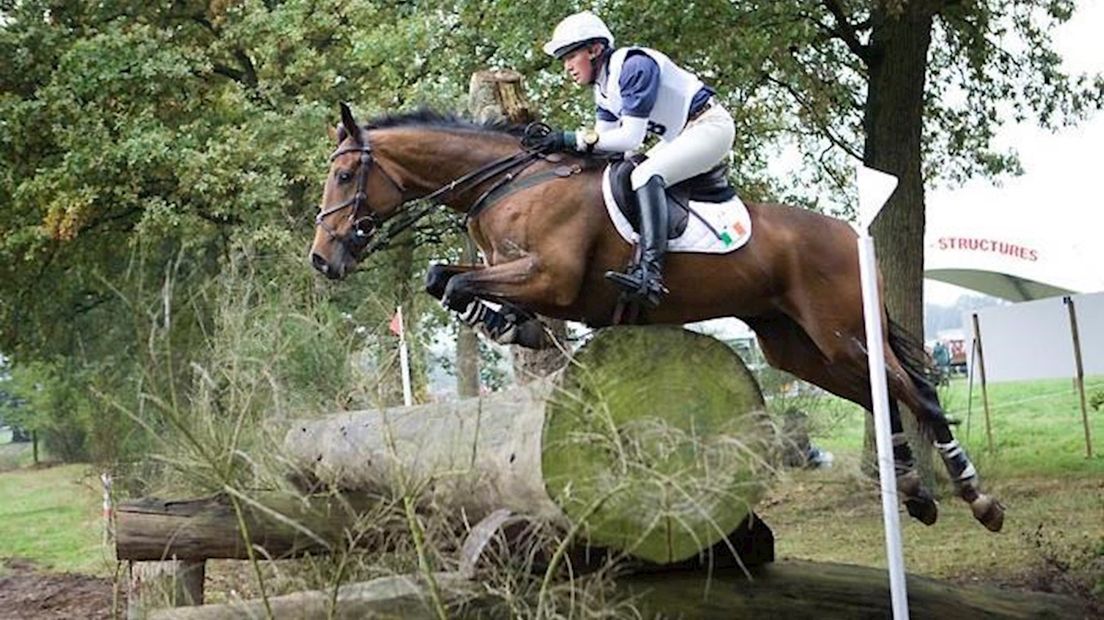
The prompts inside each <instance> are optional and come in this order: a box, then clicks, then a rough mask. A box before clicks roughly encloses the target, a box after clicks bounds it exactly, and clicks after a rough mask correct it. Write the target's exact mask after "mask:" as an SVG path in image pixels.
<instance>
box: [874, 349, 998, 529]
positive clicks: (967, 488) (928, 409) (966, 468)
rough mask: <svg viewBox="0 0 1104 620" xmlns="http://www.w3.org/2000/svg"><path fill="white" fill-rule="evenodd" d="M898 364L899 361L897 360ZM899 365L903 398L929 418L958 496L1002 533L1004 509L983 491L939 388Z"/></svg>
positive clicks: (987, 523) (990, 526) (982, 521)
mask: <svg viewBox="0 0 1104 620" xmlns="http://www.w3.org/2000/svg"><path fill="white" fill-rule="evenodd" d="M887 351H889V352H888V353H887V354H886V357H887V358H889V357H890V356H893V357H894V358H896V356H895V354H893V353H892V351H890V350H889V348H888V347H887ZM894 361H897V360H896V359H894ZM887 363H888V359H887ZM897 366H898V367H899V372H898V373H897V379H898V381H899V382H900V383H902V384H904V385H903V389H901V391H900V392H899V393H900V394H901V396H900V397H901V398H902V399H903V400H904V401H905V404H906V405H907V406H908V407H909V409H910V410H912V411H914V412H916V415H917V416H921V415H924V416H927V427H928V428H929V429H931V432H932V435H933V437H932V441H933V444H934V445H935V448H936V450H938V451H939V455H940V457H942V459H943V464H944V465H945V466H946V468H947V474H948V475H949V476H950V478H951V482H952V483H953V484H954V487H955V493H956V494H957V495H958V496H959V497H961V498H962V499H963V501H965V502H966V503H968V504H970V510H971V511H972V512H973V513H974V518H976V519H977V520H978V521H980V522H981V523H982V524H983V525H984V526H985V527H986V528H988V529H989V530H990V531H993V532H999V531H1000V530H1001V528H1002V527H1003V525H1004V506H1003V505H1002V504H1001V503H1000V502H999V501H998V500H997V499H996V498H994V497H993V496H991V495H988V494H986V493H983V492H982V490H981V481H980V479H979V477H978V473H977V469H976V468H975V467H974V464H973V463H972V462H970V457H969V456H967V454H966V451H965V450H964V449H963V448H962V446H960V445H959V444H958V440H956V439H955V438H954V434H953V433H952V432H951V428H950V425H949V424H948V423H947V418H946V416H945V415H944V414H943V408H942V407H941V406H940V405H939V396H938V394H936V392H935V386H933V385H932V383H931V381H929V380H928V378H927V377H925V376H923V375H921V374H920V373H918V372H917V371H916V370H915V369H913V368H910V367H909V365H907V364H902V363H900V362H899V361H897ZM910 398H911V400H909V399H910Z"/></svg>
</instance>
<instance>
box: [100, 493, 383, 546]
mask: <svg viewBox="0 0 1104 620" xmlns="http://www.w3.org/2000/svg"><path fill="white" fill-rule="evenodd" d="M375 505H376V504H375V500H373V499H372V498H368V497H363V496H341V495H324V496H313V497H310V498H296V497H292V496H289V495H278V494H275V493H264V494H258V495H256V496H255V497H251V498H248V500H239V502H238V506H239V508H240V510H241V512H242V514H241V521H239V518H238V514H237V513H236V511H235V509H234V507H233V505H232V504H231V502H230V500H229V498H228V497H226V496H215V497H207V498H201V499H191V500H183V501H166V500H160V499H156V498H149V499H141V500H135V501H130V502H124V503H122V504H120V505H119V506H118V507H117V508H116V511H115V532H116V534H115V555H116V557H117V558H118V559H120V560H139V561H141V560H154V561H156V560H166V559H176V560H207V559H238V560H244V559H248V558H249V557H250V556H249V551H250V545H252V548H253V550H254V551H255V552H256V554H257V556H258V557H260V558H262V559H269V558H272V559H277V558H288V557H299V556H303V555H306V554H308V553H312V554H318V553H330V552H332V551H333V550H334V548H335V547H336V546H338V545H342V544H344V543H345V542H346V541H347V539H348V532H349V531H350V530H351V529H353V527H354V525H355V524H356V523H357V521H358V520H359V519H361V518H363V516H364V515H365V514H367V513H369V512H370V511H371V510H372V507H374V506H375ZM242 523H244V524H245V530H246V533H247V535H248V539H247V538H246V536H244V535H243V534H242V529H241V527H240V526H241V524H242Z"/></svg>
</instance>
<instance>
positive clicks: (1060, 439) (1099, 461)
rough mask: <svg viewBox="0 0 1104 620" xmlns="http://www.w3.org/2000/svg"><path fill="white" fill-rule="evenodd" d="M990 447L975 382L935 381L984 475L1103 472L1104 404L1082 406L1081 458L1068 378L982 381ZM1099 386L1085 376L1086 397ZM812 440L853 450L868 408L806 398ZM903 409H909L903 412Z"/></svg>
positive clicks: (1102, 383)
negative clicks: (1085, 418) (1088, 449)
mask: <svg viewBox="0 0 1104 620" xmlns="http://www.w3.org/2000/svg"><path fill="white" fill-rule="evenodd" d="M987 389H988V394H989V421H990V425H991V431H992V436H993V450H992V451H990V450H989V446H988V439H987V435H986V427H985V408H984V404H983V401H982V395H981V388H980V386H979V385H977V384H976V383H975V384H974V386H973V394H972V398H970V397H969V395H970V389H969V384H968V382H967V380H966V379H965V378H958V379H955V380H954V381H953V382H952V383H951V385H950V386H947V387H943V388H940V399H941V400H942V401H943V404H944V406H945V407H946V409H947V412H948V415H949V416H950V417H951V418H954V419H957V420H959V421H960V422H961V423H960V424H959V425H958V426H956V427H953V429H952V430H953V432H954V433H955V436H956V437H957V438H958V440H959V442H961V443H962V444H963V445H964V446H965V447H966V450H967V452H969V454H970V455H971V457H972V458H973V460H974V462H975V464H976V465H977V466H978V468H979V469H980V470H981V471H982V473H983V475H988V476H1020V475H1032V476H1036V475H1055V476H1057V475H1064V474H1078V473H1086V474H1090V473H1091V474H1104V411H1093V410H1092V409H1091V408H1089V410H1088V415H1089V423H1090V434H1091V437H1092V440H1093V455H1094V458H1093V459H1087V458H1085V454H1086V453H1085V430H1084V425H1083V424H1082V420H1081V404H1080V402H1081V401H1080V397H1079V395H1078V393H1077V390H1076V389H1074V386H1073V381H1072V380H1069V379H1057V380H1045V381H1024V382H1012V383H996V384H992V385H989V386H988V388H987ZM1102 389H1104V377H1090V378H1088V379H1086V381H1085V391H1086V395H1087V398H1088V397H1089V396H1091V394H1092V393H1093V391H1096V390H1102ZM808 409H809V412H810V415H811V418H812V421H813V425H814V429H813V434H814V442H815V443H817V444H818V445H819V446H821V447H823V448H826V449H828V450H830V451H832V452H833V453H835V454H837V455H839V454H845V455H846V454H858V452H859V451H860V450H861V448H862V442H863V425H864V422H865V419H866V415H867V414H866V412H864V411H863V410H862V409H860V408H859V407H858V406H856V405H852V404H850V403H846V402H843V401H841V400H839V399H836V398H831V397H824V398H820V399H817V400H816V401H815V402H814V403H810V404H809V405H808ZM903 415H908V413H907V412H903Z"/></svg>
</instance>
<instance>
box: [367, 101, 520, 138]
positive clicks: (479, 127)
mask: <svg viewBox="0 0 1104 620" xmlns="http://www.w3.org/2000/svg"><path fill="white" fill-rule="evenodd" d="M412 126H425V127H439V128H441V129H459V130H462V131H481V132H488V133H497V134H508V135H511V136H521V135H522V134H523V133H524V132H525V126H524V125H516V124H512V123H510V122H509V121H507V120H505V119H492V120H488V121H485V122H482V123H477V122H475V121H472V120H470V119H467V118H464V117H463V116H461V115H459V114H456V113H453V112H438V111H436V110H432V109H430V108H426V107H422V108H418V109H417V110H414V111H412V112H398V113H388V114H385V115H383V116H379V117H377V118H373V119H372V120H370V121H368V122H367V123H365V124H364V128H365V129H386V128H388V127H412Z"/></svg>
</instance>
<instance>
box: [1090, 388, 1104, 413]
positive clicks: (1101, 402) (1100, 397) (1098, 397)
mask: <svg viewBox="0 0 1104 620" xmlns="http://www.w3.org/2000/svg"><path fill="white" fill-rule="evenodd" d="M1089 406H1090V407H1092V408H1093V410H1094V411H1100V410H1101V408H1104V390H1093V392H1092V394H1091V395H1090V396H1089Z"/></svg>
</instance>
